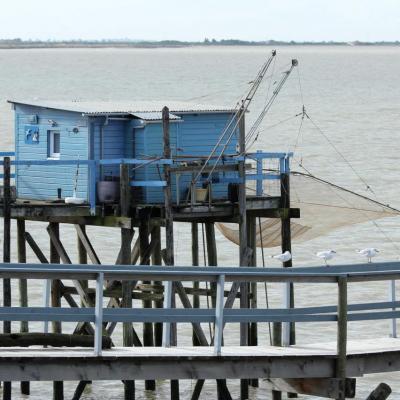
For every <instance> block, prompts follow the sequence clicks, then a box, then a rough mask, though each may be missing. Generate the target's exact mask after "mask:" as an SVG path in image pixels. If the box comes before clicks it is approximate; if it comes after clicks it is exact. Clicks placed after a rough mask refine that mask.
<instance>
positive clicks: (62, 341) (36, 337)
mask: <svg viewBox="0 0 400 400" xmlns="http://www.w3.org/2000/svg"><path fill="white" fill-rule="evenodd" d="M102 340H103V349H110V348H111V344H112V342H111V338H109V337H108V336H103V338H102ZM29 346H52V347H64V346H65V347H93V346H94V336H93V335H74V334H66V333H36V332H26V333H7V334H0V347H29Z"/></svg>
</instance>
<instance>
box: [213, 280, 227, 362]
mask: <svg viewBox="0 0 400 400" xmlns="http://www.w3.org/2000/svg"><path fill="white" fill-rule="evenodd" d="M224 287H225V275H222V274H221V275H219V276H218V281H217V299H216V304H215V333H214V355H216V356H220V355H221V347H222V333H223V330H224Z"/></svg>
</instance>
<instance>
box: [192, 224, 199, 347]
mask: <svg viewBox="0 0 400 400" xmlns="http://www.w3.org/2000/svg"><path fill="white" fill-rule="evenodd" d="M192 265H193V266H194V267H197V266H198V265H199V226H198V224H197V222H192ZM199 288H200V282H198V281H194V282H193V290H198V289H199ZM199 307H200V296H199V295H198V294H196V293H194V294H193V308H199ZM199 344H200V343H199V341H198V339H197V335H196V334H195V333H194V331H193V345H194V346H198V345H199Z"/></svg>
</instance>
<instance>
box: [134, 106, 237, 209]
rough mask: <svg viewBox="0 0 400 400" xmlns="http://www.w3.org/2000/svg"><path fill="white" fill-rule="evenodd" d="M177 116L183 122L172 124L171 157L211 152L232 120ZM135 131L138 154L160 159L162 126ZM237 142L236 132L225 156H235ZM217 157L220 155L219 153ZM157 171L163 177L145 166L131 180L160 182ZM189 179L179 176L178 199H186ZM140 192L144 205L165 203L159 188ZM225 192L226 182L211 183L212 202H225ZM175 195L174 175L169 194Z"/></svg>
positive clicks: (223, 116) (227, 116)
mask: <svg viewBox="0 0 400 400" xmlns="http://www.w3.org/2000/svg"><path fill="white" fill-rule="evenodd" d="M177 115H178V114H177ZM180 117H181V118H182V120H181V121H179V122H173V123H171V127H170V142H171V149H172V155H180V156H184V155H194V156H207V155H208V154H209V153H210V152H211V151H212V149H213V147H214V145H215V144H216V142H217V140H218V138H219V136H220V134H221V132H222V131H223V129H224V127H225V126H226V123H227V121H228V120H229V119H230V118H231V114H226V113H209V114H205V113H200V114H182V115H180ZM135 131H136V133H135V137H138V139H139V138H140V140H139V143H140V145H139V147H138V150H139V149H140V151H143V152H144V154H147V155H149V156H160V155H162V154H163V140H162V128H161V124H148V125H146V126H145V128H144V129H141V130H140V131H141V132H139V129H136V130H135ZM223 143H225V141H223ZM236 143H237V132H235V134H234V137H233V138H232V140H231V142H230V143H229V145H228V146H227V148H226V150H225V152H224V154H234V153H236ZM221 149H222V146H221ZM221 149H220V150H221ZM216 154H219V151H217V152H216ZM160 172H161V174H162V168H161V169H160V170H159V169H158V168H157V167H156V166H148V167H145V168H142V169H140V170H137V171H136V173H135V177H134V178H135V179H136V180H160ZM221 176H222V175H221ZM225 176H226V177H229V176H232V173H226V174H225ZM191 179H192V174H191V173H189V174H182V175H181V176H180V179H179V186H180V190H179V192H180V199H181V200H183V199H186V197H187V190H188V187H189V186H190V181H191ZM197 186H198V187H201V186H202V184H201V183H200V182H199V183H198V184H197ZM143 192H144V194H143V196H144V197H143V199H144V201H145V202H147V203H162V202H163V201H164V196H163V190H162V188H144V189H143ZM227 192H228V184H226V183H224V184H223V183H214V184H213V185H212V193H213V199H226V198H227ZM176 194H177V191H176V179H175V176H172V195H173V199H174V201H176Z"/></svg>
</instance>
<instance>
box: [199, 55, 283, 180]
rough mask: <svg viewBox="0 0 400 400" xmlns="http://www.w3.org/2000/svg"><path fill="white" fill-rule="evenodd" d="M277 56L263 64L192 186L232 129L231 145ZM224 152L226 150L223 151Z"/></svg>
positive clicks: (218, 158) (272, 56)
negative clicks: (241, 121)
mask: <svg viewBox="0 0 400 400" xmlns="http://www.w3.org/2000/svg"><path fill="white" fill-rule="evenodd" d="M275 55H276V51H275V50H273V51H272V54H271V56H270V57H269V58H268V60H267V61H266V62H265V63H264V64H263V66H262V67H261V69H260V70H259V72H258V73H257V76H256V79H255V80H254V81H253V84H252V86H251V88H250V90H249V91H248V93H247V95H246V96H245V97H244V99H242V101H241V104H240V108H239V109H238V110H237V111H235V114H234V115H233V117H232V118H231V120H230V122H229V123H228V124H227V126H226V128H225V129H224V130H223V131H222V133H221V135H220V137H219V138H218V141H217V143H216V144H215V145H214V147H213V149H212V150H211V152H210V154H209V156H208V157H207V159H206V160H205V162H204V164H203V165H202V167H201V168H200V170H199V172H198V173H197V175H196V176H195V177H194V179H193V180H192V184H193V185H194V184H195V183H196V182H197V181H198V180H199V178H200V177H201V175H202V173H203V172H204V169H205V168H206V167H207V165H208V163H209V162H210V160H211V158H212V157H213V155H214V154H215V153H216V151H217V149H218V148H219V147H220V145H221V143H222V141H223V140H224V138H225V136H226V135H227V133H228V132H229V129H231V133H230V135H229V137H228V140H227V143H229V141H230V139H231V138H232V137H233V135H234V134H235V132H236V128H237V127H238V125H239V123H240V120H241V119H242V118H243V116H244V115H245V113H246V111H247V109H248V107H249V105H250V104H251V101H252V100H253V97H254V95H255V94H256V92H257V90H258V88H259V86H260V84H261V82H262V80H263V79H264V76H265V74H266V72H267V70H268V68H269V66H270V65H271V62H272V60H273V59H274V57H275ZM232 125H233V128H231V126H232ZM226 146H227V145H225V146H224V149H225V148H226ZM223 151H224V150H223ZM223 151H222V152H221V153H220V155H218V157H217V161H216V162H215V164H214V165H216V164H217V163H218V161H219V160H220V159H221V157H222V154H223ZM214 168H215V167H214ZM209 176H211V173H210V174H209Z"/></svg>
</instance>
